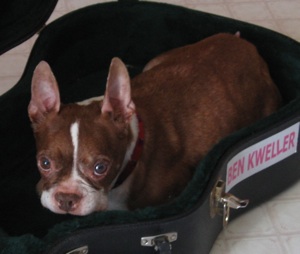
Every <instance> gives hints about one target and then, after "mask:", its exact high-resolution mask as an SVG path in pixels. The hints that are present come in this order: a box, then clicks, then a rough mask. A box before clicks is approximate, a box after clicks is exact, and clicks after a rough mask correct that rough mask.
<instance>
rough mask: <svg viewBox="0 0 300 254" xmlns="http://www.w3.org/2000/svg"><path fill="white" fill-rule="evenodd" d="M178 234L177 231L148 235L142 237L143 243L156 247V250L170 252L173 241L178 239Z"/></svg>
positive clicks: (161, 252) (164, 252)
mask: <svg viewBox="0 0 300 254" xmlns="http://www.w3.org/2000/svg"><path fill="white" fill-rule="evenodd" d="M177 237H178V234H177V233H176V232H172V233H167V234H162V235H155V236H146V237H142V238H141V245H142V246H144V247H154V250H155V251H156V252H157V253H160V254H170V253H171V251H172V245H171V242H174V241H176V240H177Z"/></svg>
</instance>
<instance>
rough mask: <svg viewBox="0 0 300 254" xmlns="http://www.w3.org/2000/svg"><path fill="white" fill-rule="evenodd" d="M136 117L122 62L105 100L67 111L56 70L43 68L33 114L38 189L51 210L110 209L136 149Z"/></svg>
mask: <svg viewBox="0 0 300 254" xmlns="http://www.w3.org/2000/svg"><path fill="white" fill-rule="evenodd" d="M134 113H135V105H134V104H133V102H132V101H131V95H130V80H129V76H128V73H127V70H126V67H125V65H124V64H123V63H122V62H121V61H120V60H119V59H113V61H112V64H111V67H110V72H109V77H108V81H107V88H106V93H105V96H104V97H103V98H101V99H97V100H90V101H86V102H85V103H77V104H66V105H63V104H62V103H61V102H60V95H59V89H58V85H57V82H56V79H55V77H54V75H53V73H52V71H51V69H50V66H49V65H48V64H47V63H46V62H44V61H42V62H40V63H39V64H38V66H37V67H36V70H35V72H34V74H33V78H32V95H31V101H30V104H29V106H28V114H29V117H30V120H31V122H32V127H33V130H34V135H35V139H36V147H37V165H38V169H39V171H40V174H41V180H40V182H39V183H38V185H37V189H38V192H39V194H40V195H41V202H42V204H43V205H44V206H45V207H46V208H48V209H50V210H51V211H53V212H55V213H70V214H74V215H86V214H89V213H91V212H94V211H101V210H106V209H107V206H108V192H109V191H110V190H111V188H112V187H113V185H114V183H115V181H116V179H117V178H118V176H119V174H120V172H121V171H122V168H123V167H124V165H125V164H126V160H128V157H129V158H130V152H131V150H132V147H133V146H134V145H133V144H134V142H135V140H134V139H135V137H134V134H133V132H132V128H133V127H134V124H135V121H133V119H134V117H133V116H134Z"/></svg>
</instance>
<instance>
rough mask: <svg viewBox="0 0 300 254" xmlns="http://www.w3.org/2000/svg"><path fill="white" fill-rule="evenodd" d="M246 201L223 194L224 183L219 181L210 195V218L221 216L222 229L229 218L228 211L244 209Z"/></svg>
mask: <svg viewBox="0 0 300 254" xmlns="http://www.w3.org/2000/svg"><path fill="white" fill-rule="evenodd" d="M248 204H249V200H248V199H244V200H241V199H239V198H237V197H236V196H234V195H232V194H230V193H225V182H224V181H223V180H221V179H219V180H218V181H217V182H216V184H215V186H214V188H213V190H212V192H211V193H210V216H211V217H212V218H214V217H215V216H216V215H217V214H218V215H221V216H222V215H223V227H226V226H227V224H228V221H229V217H230V209H241V208H246V207H247V206H248Z"/></svg>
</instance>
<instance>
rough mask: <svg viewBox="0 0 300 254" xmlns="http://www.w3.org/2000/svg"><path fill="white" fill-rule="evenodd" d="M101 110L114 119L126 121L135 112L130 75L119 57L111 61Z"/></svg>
mask: <svg viewBox="0 0 300 254" xmlns="http://www.w3.org/2000/svg"><path fill="white" fill-rule="evenodd" d="M101 111H102V114H110V115H111V116H112V117H113V119H114V120H117V121H122V122H125V123H127V122H129V120H130V118H131V116H132V115H133V114H134V113H135V105H134V103H133V101H132V100H131V88H130V77H129V74H128V71H127V68H126V66H125V64H124V63H123V62H122V61H121V59H119V58H113V59H112V61H111V65H110V69H109V74H108V79H107V84H106V91H105V95H104V99H103V104H102V109H101Z"/></svg>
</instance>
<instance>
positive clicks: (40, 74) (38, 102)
mask: <svg viewBox="0 0 300 254" xmlns="http://www.w3.org/2000/svg"><path fill="white" fill-rule="evenodd" d="M59 108H60V97H59V91H58V85H57V82H56V79H55V77H54V75H53V73H52V71H51V68H50V66H49V65H48V63H46V62H45V61H41V62H40V63H39V64H38V65H37V67H36V69H35V71H34V73H33V77H32V82H31V101H30V103H29V106H28V115H29V118H30V120H31V122H32V123H39V122H41V121H42V120H43V119H44V118H45V116H46V114H48V113H50V112H58V111H59Z"/></svg>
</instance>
